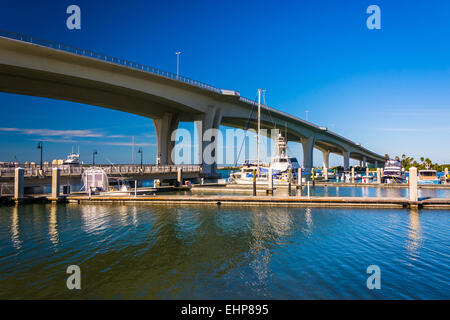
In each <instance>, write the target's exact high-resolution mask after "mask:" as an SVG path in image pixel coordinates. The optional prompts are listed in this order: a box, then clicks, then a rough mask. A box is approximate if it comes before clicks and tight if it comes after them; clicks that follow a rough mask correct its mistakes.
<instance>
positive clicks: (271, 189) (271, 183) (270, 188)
mask: <svg viewBox="0 0 450 320" xmlns="http://www.w3.org/2000/svg"><path fill="white" fill-rule="evenodd" d="M267 179H268V181H269V190H268V191H269V193H270V194H272V195H273V169H272V168H269V175H268V176H267Z"/></svg>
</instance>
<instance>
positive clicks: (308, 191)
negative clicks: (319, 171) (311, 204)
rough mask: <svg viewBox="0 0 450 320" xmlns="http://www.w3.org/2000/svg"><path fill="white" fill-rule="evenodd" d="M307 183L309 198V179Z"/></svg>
mask: <svg viewBox="0 0 450 320" xmlns="http://www.w3.org/2000/svg"><path fill="white" fill-rule="evenodd" d="M307 185H308V188H307V189H308V199H309V198H310V196H309V181H308V183H307Z"/></svg>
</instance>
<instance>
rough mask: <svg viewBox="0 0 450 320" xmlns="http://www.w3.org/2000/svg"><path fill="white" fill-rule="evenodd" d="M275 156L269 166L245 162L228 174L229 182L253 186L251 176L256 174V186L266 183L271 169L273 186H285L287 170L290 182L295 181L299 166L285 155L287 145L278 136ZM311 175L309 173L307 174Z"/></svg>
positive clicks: (293, 158) (293, 159)
mask: <svg viewBox="0 0 450 320" xmlns="http://www.w3.org/2000/svg"><path fill="white" fill-rule="evenodd" d="M276 144H277V148H276V149H277V155H276V156H274V157H273V158H272V159H271V162H270V164H265V163H261V162H260V163H259V165H258V163H257V162H254V161H246V162H244V164H243V166H242V167H241V170H240V171H237V172H233V173H231V174H230V182H231V183H235V184H247V185H249V184H253V174H256V184H264V185H267V183H268V180H269V179H268V175H269V172H270V169H272V175H273V184H274V185H277V184H278V185H279V184H287V183H288V182H289V170H290V172H291V181H292V183H294V181H296V180H297V173H298V169H300V165H299V163H298V161H297V158H295V157H289V156H288V155H287V145H286V140H285V138H284V137H283V136H282V135H281V134H279V136H278V138H277V141H276ZM309 174H311V173H309Z"/></svg>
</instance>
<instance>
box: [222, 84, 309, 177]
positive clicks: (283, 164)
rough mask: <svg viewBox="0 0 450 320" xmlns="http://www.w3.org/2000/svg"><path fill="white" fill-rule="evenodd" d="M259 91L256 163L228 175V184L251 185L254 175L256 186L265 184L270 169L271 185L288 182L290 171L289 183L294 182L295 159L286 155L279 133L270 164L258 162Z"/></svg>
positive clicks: (259, 92)
mask: <svg viewBox="0 0 450 320" xmlns="http://www.w3.org/2000/svg"><path fill="white" fill-rule="evenodd" d="M260 119H261V89H259V90H258V135H257V139H258V152H257V153H258V159H257V161H256V162H254V161H253V162H251V161H246V162H244V165H243V166H242V167H241V170H240V171H238V172H233V173H231V174H230V182H231V183H233V184H253V180H254V175H255V176H256V177H255V180H256V184H267V183H268V180H269V179H268V175H269V172H270V169H272V175H273V184H286V183H288V181H289V170H290V171H291V181H294V180H296V178H297V172H298V169H299V168H300V165H299V164H298V161H297V159H296V158H295V157H289V156H288V155H287V142H286V138H285V137H283V136H282V135H281V134H280V133H278V136H277V138H276V141H275V144H276V150H277V154H276V156H275V157H273V158H272V159H271V162H270V164H264V163H262V162H261V161H260V126H261V121H260Z"/></svg>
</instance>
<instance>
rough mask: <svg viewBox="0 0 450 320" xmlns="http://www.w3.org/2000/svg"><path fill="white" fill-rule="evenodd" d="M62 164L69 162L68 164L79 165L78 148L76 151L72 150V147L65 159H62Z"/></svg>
mask: <svg viewBox="0 0 450 320" xmlns="http://www.w3.org/2000/svg"><path fill="white" fill-rule="evenodd" d="M63 164H70V165H79V164H81V163H80V150H79V149H78V153H75V152H73V147H72V153H71V154H69V155H68V156H67V159H65V160H64V161H63Z"/></svg>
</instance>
